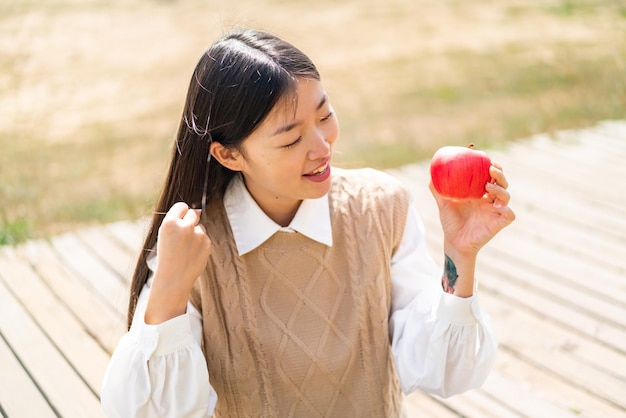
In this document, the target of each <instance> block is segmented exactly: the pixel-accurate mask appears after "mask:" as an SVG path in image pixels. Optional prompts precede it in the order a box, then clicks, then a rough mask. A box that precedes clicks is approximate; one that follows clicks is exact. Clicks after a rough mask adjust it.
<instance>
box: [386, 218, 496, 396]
mask: <svg viewBox="0 0 626 418" xmlns="http://www.w3.org/2000/svg"><path fill="white" fill-rule="evenodd" d="M441 275H442V272H441V271H440V270H439V268H438V267H437V266H436V265H435V263H434V262H433V260H432V259H431V258H430V256H429V255H428V252H427V250H426V243H425V237H424V226H423V224H422V222H421V219H420V218H419V216H418V214H417V213H416V212H415V209H414V208H413V206H411V209H410V210H409V214H408V217H407V224H406V228H405V231H404V236H403V238H402V242H401V244H400V246H399V247H398V249H397V250H396V252H395V253H394V255H393V258H392V262H391V276H392V295H391V297H392V308H391V315H390V319H389V332H390V336H391V340H392V352H393V356H394V360H395V364H396V369H397V373H398V377H399V380H400V385H401V387H402V390H403V391H404V393H406V394H408V393H410V392H413V391H415V390H418V389H420V390H423V391H425V392H427V393H431V394H435V395H439V396H442V397H448V396H452V395H455V394H458V393H461V392H464V391H466V390H469V389H473V388H476V387H479V386H480V385H481V384H482V383H483V382H484V381H485V379H486V378H487V376H488V374H489V372H490V370H491V368H492V366H493V362H494V360H495V354H496V350H497V345H498V343H497V340H496V336H495V334H494V332H493V329H492V327H491V324H490V321H489V318H488V316H487V314H486V313H485V312H484V311H482V310H481V308H480V306H479V304H478V298H477V296H476V293H475V294H474V296H472V297H469V298H460V297H457V296H454V295H452V294H449V293H445V292H444V291H443V289H442V287H441Z"/></svg>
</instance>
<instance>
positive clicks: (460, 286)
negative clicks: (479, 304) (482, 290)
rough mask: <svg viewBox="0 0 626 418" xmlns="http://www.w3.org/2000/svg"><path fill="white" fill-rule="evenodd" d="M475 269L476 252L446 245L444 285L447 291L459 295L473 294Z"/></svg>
mask: <svg viewBox="0 0 626 418" xmlns="http://www.w3.org/2000/svg"><path fill="white" fill-rule="evenodd" d="M475 270H476V253H473V252H463V251H458V249H456V248H455V247H453V246H448V245H444V271H443V275H442V286H443V289H444V291H445V292H447V293H452V294H454V295H456V296H459V297H470V296H472V295H473V294H474V272H475Z"/></svg>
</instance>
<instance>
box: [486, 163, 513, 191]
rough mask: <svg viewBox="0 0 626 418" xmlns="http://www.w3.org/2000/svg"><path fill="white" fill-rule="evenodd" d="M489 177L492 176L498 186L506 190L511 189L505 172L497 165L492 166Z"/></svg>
mask: <svg viewBox="0 0 626 418" xmlns="http://www.w3.org/2000/svg"><path fill="white" fill-rule="evenodd" d="M489 175H490V176H491V178H492V179H494V180H495V183H496V184H498V185H499V186H502V187H503V188H505V189H506V188H508V187H509V182H508V181H507V179H506V177H505V176H504V172H503V171H502V168H501V167H499V166H497V165H495V164H494V165H492V166H491V167H489Z"/></svg>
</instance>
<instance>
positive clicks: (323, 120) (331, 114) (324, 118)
mask: <svg viewBox="0 0 626 418" xmlns="http://www.w3.org/2000/svg"><path fill="white" fill-rule="evenodd" d="M332 117H333V112H332V111H331V112H329V113H328V115H326V116H324V117H323V118H321V119H320V122H326V121H327V120H328V119H330V118H332Z"/></svg>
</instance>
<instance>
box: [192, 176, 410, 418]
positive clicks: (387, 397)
mask: <svg viewBox="0 0 626 418" xmlns="http://www.w3.org/2000/svg"><path fill="white" fill-rule="evenodd" d="M332 182H333V183H332V187H331V191H330V195H329V205H330V213H331V222H332V230H333V246H332V247H327V246H325V245H323V244H320V243H318V242H315V241H313V240H311V239H309V238H307V237H305V236H303V235H301V234H298V233H288V232H278V233H276V234H274V235H273V236H272V237H271V238H270V239H268V240H267V241H266V242H265V243H263V244H262V245H261V246H260V247H258V248H256V249H255V250H253V251H251V252H249V253H247V254H245V255H243V256H241V257H240V256H238V254H237V248H236V246H235V242H234V239H233V236H232V232H231V230H230V226H229V224H228V220H227V217H226V214H225V211H224V209H223V207H222V205H221V204H215V205H212V206H211V208H210V211H209V213H211V217H210V218H204V219H203V222H204V224H205V227H206V228H207V231H208V233H209V235H210V237H211V240H212V242H213V252H212V255H211V259H210V261H209V264H208V266H207V270H206V274H204V275H203V276H202V277H201V279H200V280H198V282H197V283H196V286H195V288H194V291H193V294H192V302H193V303H194V305H195V306H196V307H197V308H198V309H199V311H200V312H201V313H202V317H203V327H204V339H203V350H204V352H205V357H206V360H207V366H208V369H209V375H210V378H211V384H212V385H213V387H214V388H215V390H216V392H217V394H218V403H217V407H216V412H215V414H216V416H217V417H292V416H293V417H354V416H359V417H368V416H370V417H397V416H400V414H401V410H400V409H401V394H400V391H399V387H398V382H397V377H396V373H395V370H394V366H393V360H392V357H391V350H390V341H389V333H388V317H389V312H390V303H391V302H390V301H391V277H390V260H391V256H392V254H393V251H394V250H395V248H396V247H397V246H398V245H399V243H400V241H401V239H402V232H403V230H404V226H405V222H406V215H407V211H408V205H409V194H408V192H407V191H406V190H404V189H403V188H402V187H401V186H400V185H399V183H398V182H397V181H396V180H394V179H393V178H391V177H390V176H389V175H387V174H384V173H381V172H378V171H375V170H369V169H363V170H340V169H334V171H333V179H332Z"/></svg>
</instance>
